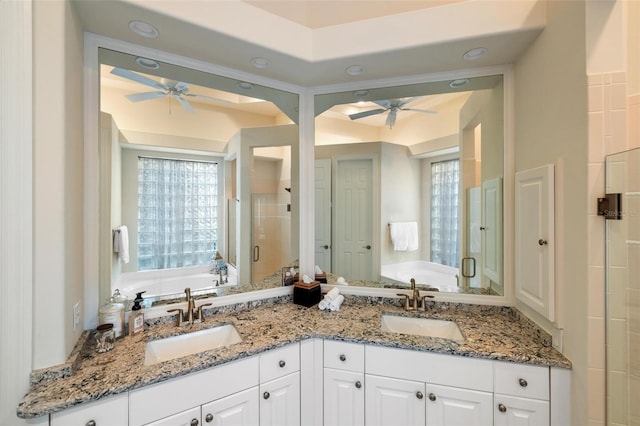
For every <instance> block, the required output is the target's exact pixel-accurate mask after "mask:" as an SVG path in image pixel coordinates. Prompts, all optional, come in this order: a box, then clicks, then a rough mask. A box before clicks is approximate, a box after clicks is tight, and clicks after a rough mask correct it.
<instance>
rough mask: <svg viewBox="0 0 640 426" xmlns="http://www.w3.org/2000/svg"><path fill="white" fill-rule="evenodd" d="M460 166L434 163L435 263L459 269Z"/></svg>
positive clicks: (433, 254) (432, 166) (433, 260)
mask: <svg viewBox="0 0 640 426" xmlns="http://www.w3.org/2000/svg"><path fill="white" fill-rule="evenodd" d="M459 187H460V162H459V160H458V159H455V160H446V161H438V162H432V163H431V206H430V211H431V220H430V223H431V230H430V231H431V232H430V235H431V261H432V262H434V263H439V264H442V265H448V266H452V267H458V262H459V258H460V256H459V248H458V211H459V208H458V207H459V201H458V200H459V197H458V191H459Z"/></svg>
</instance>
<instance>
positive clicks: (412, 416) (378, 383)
mask: <svg viewBox="0 0 640 426" xmlns="http://www.w3.org/2000/svg"><path fill="white" fill-rule="evenodd" d="M365 381H366V392H365V394H366V397H365V398H366V403H365V406H366V410H365V413H366V414H365V418H366V420H367V422H366V424H367V426H382V425H403V426H418V425H420V426H424V424H425V385H424V383H421V382H414V381H410V380H401V379H393V378H390V377H380V376H373V375H370V374H367V376H366V378H365ZM434 424H435V423H434Z"/></svg>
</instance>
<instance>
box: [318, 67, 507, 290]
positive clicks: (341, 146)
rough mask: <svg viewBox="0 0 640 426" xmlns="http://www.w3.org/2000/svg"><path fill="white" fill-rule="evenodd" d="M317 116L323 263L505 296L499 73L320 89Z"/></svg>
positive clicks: (369, 278) (339, 271)
mask: <svg viewBox="0 0 640 426" xmlns="http://www.w3.org/2000/svg"><path fill="white" fill-rule="evenodd" d="M315 116H316V119H315V129H316V130H315V168H316V173H315V180H316V182H315V191H316V195H315V197H316V204H315V218H316V225H315V226H316V227H315V262H316V264H317V265H318V266H319V267H320V268H321V269H322V270H323V271H327V272H330V273H331V274H332V275H333V276H338V277H340V276H341V277H343V278H344V279H345V280H346V282H347V283H349V284H350V285H357V286H376V287H380V286H382V287H388V288H403V287H407V286H409V283H410V280H411V278H414V279H415V281H416V283H418V285H419V287H421V288H423V289H431V290H434V291H436V290H437V291H440V292H453V293H465V294H482V295H499V296H503V295H504V284H505V283H504V278H503V277H504V273H503V234H504V232H503V221H502V218H503V196H502V187H503V180H504V178H505V166H504V164H505V155H504V152H505V149H504V141H505V136H504V128H505V126H504V123H505V120H504V87H503V76H502V75H487V76H479V77H473V78H457V79H455V80H450V79H448V80H443V81H436V82H425V83H415V84H408V85H402V86H394V87H382V88H377V87H373V88H370V89H361V90H356V91H353V90H352V91H343V92H335V93H327V94H320V95H316V96H315Z"/></svg>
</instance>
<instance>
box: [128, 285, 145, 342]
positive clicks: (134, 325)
mask: <svg viewBox="0 0 640 426" xmlns="http://www.w3.org/2000/svg"><path fill="white" fill-rule="evenodd" d="M142 293H145V292H144V291H141V292H140V293H136V298H135V299H134V300H133V307H132V308H131V314H129V336H133V335H134V334H138V333H140V332H142V331H144V313H143V312H142V305H141V304H140V303H141V302H143V301H144V299H143V298H142Z"/></svg>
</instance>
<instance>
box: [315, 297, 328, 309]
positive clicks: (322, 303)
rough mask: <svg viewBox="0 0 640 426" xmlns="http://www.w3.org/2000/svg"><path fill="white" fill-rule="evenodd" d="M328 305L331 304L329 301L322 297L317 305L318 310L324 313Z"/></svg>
mask: <svg viewBox="0 0 640 426" xmlns="http://www.w3.org/2000/svg"><path fill="white" fill-rule="evenodd" d="M329 303H331V301H330V300H327V296H324V299H322V300H321V301H320V303H318V308H320V310H321V311H325V310H327V309H329Z"/></svg>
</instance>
